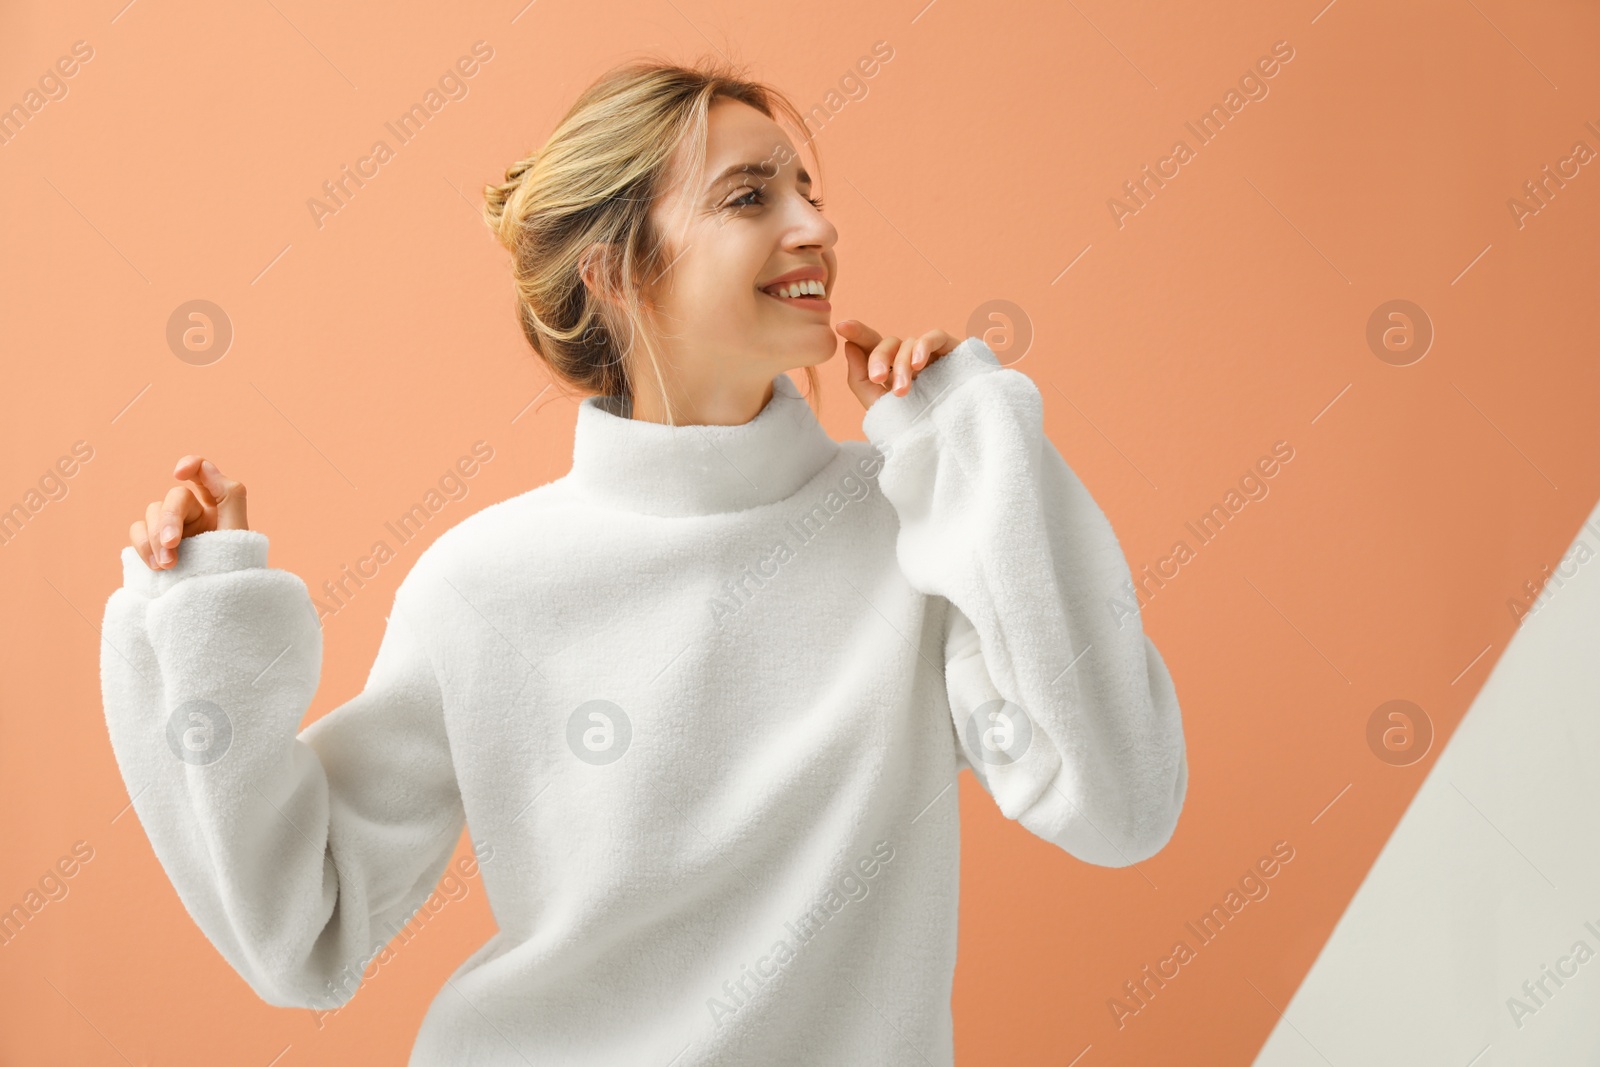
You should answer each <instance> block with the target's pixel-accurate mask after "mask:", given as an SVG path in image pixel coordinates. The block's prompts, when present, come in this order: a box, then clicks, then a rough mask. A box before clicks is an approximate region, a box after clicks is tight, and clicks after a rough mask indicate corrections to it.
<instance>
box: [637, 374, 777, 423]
mask: <svg viewBox="0 0 1600 1067" xmlns="http://www.w3.org/2000/svg"><path fill="white" fill-rule="evenodd" d="M669 384H677V385H678V387H677V388H675V389H674V390H673V392H674V395H673V414H674V415H675V416H676V419H677V423H678V425H699V426H739V425H743V424H744V423H747V422H749V421H750V420H751V419H753V418H755V417H756V416H757V415H759V414H761V410H762V409H763V408H765V407H766V406H767V403H768V402H769V401H771V399H772V379H771V377H770V376H769V377H765V378H763V377H761V376H760V375H756V376H754V377H751V378H749V379H747V380H743V381H737V382H736V381H730V380H728V379H727V378H725V377H724V378H712V379H710V380H707V381H704V382H694V383H672V382H671V380H670V379H669ZM684 384H687V385H688V387H687V388H684ZM633 386H634V391H633V403H632V406H631V407H630V409H629V417H630V418H634V419H639V420H641V421H644V422H660V423H665V422H666V421H667V406H666V403H665V401H664V400H663V398H662V395H661V390H660V387H659V385H658V384H657V382H656V380H655V376H654V375H653V374H648V373H647V374H643V375H636V376H635V379H634V382H633Z"/></svg>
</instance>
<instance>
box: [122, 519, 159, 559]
mask: <svg viewBox="0 0 1600 1067" xmlns="http://www.w3.org/2000/svg"><path fill="white" fill-rule="evenodd" d="M146 529H147V528H146V526H145V524H144V520H143V519H140V520H139V521H138V522H136V523H134V524H133V525H132V526H130V527H128V540H129V541H131V542H132V543H133V550H134V551H135V552H137V553H139V558H140V559H142V560H144V565H145V566H146V567H149V568H150V569H151V570H155V569H156V565H155V561H154V560H152V559H151V558H150V537H149V535H148V534H147V533H146Z"/></svg>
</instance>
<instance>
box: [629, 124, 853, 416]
mask: <svg viewBox="0 0 1600 1067" xmlns="http://www.w3.org/2000/svg"><path fill="white" fill-rule="evenodd" d="M708 120H709V121H708V125H707V130H706V134H707V138H706V164H705V168H704V170H703V172H702V175H701V176H700V178H699V179H698V180H696V179H695V178H694V177H693V175H692V174H691V170H692V167H693V160H691V159H689V158H688V145H687V144H685V146H683V147H682V148H680V150H679V154H678V158H677V159H676V160H675V161H674V164H673V168H674V169H673V173H672V175H671V177H670V179H669V184H668V188H669V189H671V193H670V194H669V195H668V196H667V197H664V198H662V199H660V200H658V201H657V202H656V204H655V205H653V206H652V209H651V210H652V212H653V215H654V218H655V221H656V224H657V226H658V227H660V229H659V231H658V232H660V233H661V234H663V236H664V240H665V242H666V245H667V250H668V251H667V262H668V263H669V264H670V266H669V267H668V269H667V270H666V271H664V272H663V273H662V274H661V276H660V277H659V278H658V279H656V280H655V281H654V282H653V283H652V284H650V285H648V286H646V295H647V297H648V299H649V300H650V302H651V303H652V304H653V306H654V308H655V310H656V316H657V322H658V328H659V330H660V331H661V332H662V333H663V334H664V335H665V336H664V337H663V338H662V344H663V346H664V348H665V351H666V353H667V360H668V363H669V365H670V367H671V369H672V371H673V373H674V375H675V377H676V378H677V379H678V380H679V382H680V383H681V385H682V386H683V387H684V388H685V389H687V390H705V389H709V390H711V391H712V392H714V393H726V392H728V391H729V390H733V389H737V390H740V391H743V390H746V389H750V388H754V389H756V390H757V391H759V390H760V389H761V388H763V387H765V386H766V385H767V384H768V383H770V382H771V380H772V378H773V377H774V376H775V375H777V374H779V373H781V372H783V371H786V370H790V369H792V368H796V367H806V366H814V365H816V364H819V363H824V362H826V361H827V360H828V359H830V358H832V356H833V353H834V351H835V347H836V345H837V342H838V336H837V335H836V334H835V333H834V331H833V327H832V323H831V311H830V308H829V306H828V303H827V301H826V300H823V299H820V298H817V297H810V298H804V297H802V298H799V299H780V298H777V297H774V296H770V295H768V294H767V293H765V292H763V291H762V288H763V287H764V286H767V285H770V284H771V283H772V282H774V281H775V280H776V279H778V278H779V277H782V276H785V275H788V274H790V273H792V272H794V271H796V270H802V269H809V270H810V272H811V273H812V274H814V275H815V276H816V277H817V278H818V279H819V280H821V282H822V283H823V286H824V291H825V293H826V295H828V296H831V295H832V294H833V289H834V281H835V280H836V278H837V277H838V267H837V262H836V260H835V257H834V253H833V246H834V242H835V241H837V240H838V237H839V234H838V231H837V230H835V229H834V227H833V224H832V223H831V222H829V221H828V220H827V219H826V218H825V217H823V215H822V213H821V211H819V210H818V208H817V206H816V205H815V204H813V203H812V200H811V199H810V198H813V197H815V196H816V193H815V191H814V190H813V189H812V185H811V180H810V177H809V176H808V175H807V174H806V171H805V169H804V168H803V167H802V166H801V164H800V159H799V154H798V153H797V152H796V151H795V150H794V147H793V146H792V145H791V144H790V142H789V138H788V137H787V136H785V134H784V132H783V130H782V129H781V128H780V127H779V126H778V124H777V123H776V122H774V121H772V120H771V119H769V118H768V117H767V116H765V115H763V114H762V113H761V112H759V111H757V110H756V109H755V108H753V107H750V106H749V105H748V104H744V103H741V102H739V101H736V100H729V99H726V98H722V99H719V100H717V101H715V102H714V103H713V104H712V105H711V108H710V111H709V115H708ZM740 167H746V168H747V169H746V170H743V171H741V170H739V169H738V168H740ZM730 170H731V171H732V172H731V173H729V171H730ZM819 202H820V200H819ZM646 374H648V372H646Z"/></svg>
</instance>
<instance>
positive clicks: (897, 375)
mask: <svg viewBox="0 0 1600 1067" xmlns="http://www.w3.org/2000/svg"><path fill="white" fill-rule="evenodd" d="M894 387H895V388H896V389H904V388H905V387H906V372H905V371H903V370H900V371H895V372H894Z"/></svg>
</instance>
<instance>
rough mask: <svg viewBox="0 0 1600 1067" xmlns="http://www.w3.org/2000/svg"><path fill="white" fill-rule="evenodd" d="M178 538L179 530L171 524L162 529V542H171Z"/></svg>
mask: <svg viewBox="0 0 1600 1067" xmlns="http://www.w3.org/2000/svg"><path fill="white" fill-rule="evenodd" d="M177 536H178V528H177V527H176V526H174V525H172V524H171V523H170V522H169V523H167V525H165V526H163V527H161V540H163V541H171V540H173V539H174V538H176V537H177Z"/></svg>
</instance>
